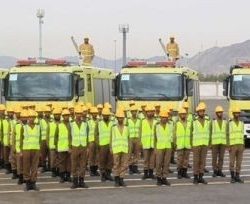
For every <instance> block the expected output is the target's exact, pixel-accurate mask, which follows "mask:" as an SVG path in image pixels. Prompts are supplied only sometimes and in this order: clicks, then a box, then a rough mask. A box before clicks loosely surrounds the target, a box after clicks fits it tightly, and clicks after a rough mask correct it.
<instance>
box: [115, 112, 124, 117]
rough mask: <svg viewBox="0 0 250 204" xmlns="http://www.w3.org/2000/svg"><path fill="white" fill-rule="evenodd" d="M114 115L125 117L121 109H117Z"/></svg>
mask: <svg viewBox="0 0 250 204" xmlns="http://www.w3.org/2000/svg"><path fill="white" fill-rule="evenodd" d="M115 117H117V118H125V114H124V111H123V110H118V111H117V112H116V114H115Z"/></svg>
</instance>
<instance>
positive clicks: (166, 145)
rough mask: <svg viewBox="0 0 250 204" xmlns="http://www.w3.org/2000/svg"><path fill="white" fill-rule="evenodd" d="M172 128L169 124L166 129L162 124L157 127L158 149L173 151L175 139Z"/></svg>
mask: <svg viewBox="0 0 250 204" xmlns="http://www.w3.org/2000/svg"><path fill="white" fill-rule="evenodd" d="M170 126H171V124H168V123H167V124H166V127H165V128H163V126H162V125H161V124H157V125H156V139H157V140H156V149H171V147H172V141H173V138H172V133H171V132H170V131H171V127H170Z"/></svg>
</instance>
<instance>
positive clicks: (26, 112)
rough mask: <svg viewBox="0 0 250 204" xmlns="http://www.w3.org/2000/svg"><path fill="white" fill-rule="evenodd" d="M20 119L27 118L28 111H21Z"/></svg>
mask: <svg viewBox="0 0 250 204" xmlns="http://www.w3.org/2000/svg"><path fill="white" fill-rule="evenodd" d="M20 117H22V118H27V117H29V111H28V110H22V112H21V114H20Z"/></svg>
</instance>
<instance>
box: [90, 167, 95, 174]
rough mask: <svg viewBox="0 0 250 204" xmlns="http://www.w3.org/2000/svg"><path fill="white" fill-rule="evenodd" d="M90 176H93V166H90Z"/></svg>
mask: <svg viewBox="0 0 250 204" xmlns="http://www.w3.org/2000/svg"><path fill="white" fill-rule="evenodd" d="M89 169H90V176H95V166H90V167H89Z"/></svg>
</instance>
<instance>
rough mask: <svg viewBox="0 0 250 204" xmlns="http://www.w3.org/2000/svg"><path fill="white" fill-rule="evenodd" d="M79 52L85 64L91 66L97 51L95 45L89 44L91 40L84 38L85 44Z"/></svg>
mask: <svg viewBox="0 0 250 204" xmlns="http://www.w3.org/2000/svg"><path fill="white" fill-rule="evenodd" d="M79 50H80V53H79V54H80V55H82V57H83V63H84V64H91V63H92V61H93V59H94V56H95V51H94V48H93V45H91V44H90V43H89V38H84V43H83V44H81V45H80V47H79Z"/></svg>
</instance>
